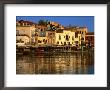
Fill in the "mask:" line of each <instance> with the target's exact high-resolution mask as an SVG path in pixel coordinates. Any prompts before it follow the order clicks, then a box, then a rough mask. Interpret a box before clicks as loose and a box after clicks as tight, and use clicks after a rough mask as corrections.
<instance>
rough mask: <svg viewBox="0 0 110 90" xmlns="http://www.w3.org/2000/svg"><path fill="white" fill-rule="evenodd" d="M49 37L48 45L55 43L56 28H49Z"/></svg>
mask: <svg viewBox="0 0 110 90" xmlns="http://www.w3.org/2000/svg"><path fill="white" fill-rule="evenodd" d="M46 37H47V45H49V46H51V45H55V30H47V31H46Z"/></svg>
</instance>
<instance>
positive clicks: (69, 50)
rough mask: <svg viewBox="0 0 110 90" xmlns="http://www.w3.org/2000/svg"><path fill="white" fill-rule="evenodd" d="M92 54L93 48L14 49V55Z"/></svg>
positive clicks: (44, 47)
mask: <svg viewBox="0 0 110 90" xmlns="http://www.w3.org/2000/svg"><path fill="white" fill-rule="evenodd" d="M91 51H92V52H93V51H94V49H93V48H89V49H88V48H86V47H85V48H83V49H81V48H78V47H70V46H68V47H67V46H58V47H56V46H28V47H24V46H22V47H16V54H20V55H22V54H29V53H32V54H33V53H47V54H48V53H75V52H79V53H80V52H91Z"/></svg>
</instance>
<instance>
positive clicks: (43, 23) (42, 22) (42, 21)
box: [38, 20, 47, 26]
mask: <svg viewBox="0 0 110 90" xmlns="http://www.w3.org/2000/svg"><path fill="white" fill-rule="evenodd" d="M38 25H44V26H46V25H47V23H46V21H44V20H39V21H38Z"/></svg>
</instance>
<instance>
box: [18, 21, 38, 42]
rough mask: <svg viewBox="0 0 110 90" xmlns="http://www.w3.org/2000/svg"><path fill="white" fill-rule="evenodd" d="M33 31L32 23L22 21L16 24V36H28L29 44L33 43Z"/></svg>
mask: <svg viewBox="0 0 110 90" xmlns="http://www.w3.org/2000/svg"><path fill="white" fill-rule="evenodd" d="M35 29H36V28H35V24H34V23H32V22H29V21H23V20H20V21H17V22H16V36H22V37H23V36H24V37H25V36H28V37H29V42H30V43H33V42H35V38H34V37H35ZM24 37H23V38H24ZM22 40H24V39H22Z"/></svg>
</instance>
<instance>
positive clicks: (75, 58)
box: [16, 52, 94, 74]
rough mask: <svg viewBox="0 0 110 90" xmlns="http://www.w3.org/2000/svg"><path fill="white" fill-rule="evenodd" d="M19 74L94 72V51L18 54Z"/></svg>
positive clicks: (17, 69)
mask: <svg viewBox="0 0 110 90" xmlns="http://www.w3.org/2000/svg"><path fill="white" fill-rule="evenodd" d="M16 59H17V61H16V73H17V74H94V53H92V52H91V53H88V52H85V53H81V52H75V53H56V54H55V53H54V54H52V53H47V54H31V55H17V56H16Z"/></svg>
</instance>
